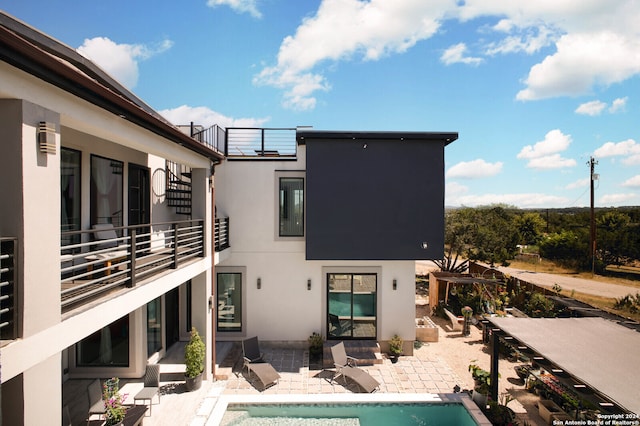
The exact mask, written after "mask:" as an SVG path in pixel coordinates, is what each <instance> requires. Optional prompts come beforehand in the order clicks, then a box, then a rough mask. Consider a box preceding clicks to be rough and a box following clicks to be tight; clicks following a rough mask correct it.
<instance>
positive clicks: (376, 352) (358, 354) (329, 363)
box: [322, 340, 383, 368]
mask: <svg viewBox="0 0 640 426" xmlns="http://www.w3.org/2000/svg"><path fill="white" fill-rule="evenodd" d="M339 342H340V341H339V340H328V341H326V342H324V345H323V346H324V347H323V353H322V362H323V367H324V368H333V358H332V357H331V346H333V345H336V344H338V343H339ZM343 343H344V349H345V351H346V352H347V355H348V356H352V357H354V358H357V359H358V365H374V364H382V362H383V360H382V355H381V354H380V345H379V344H378V342H377V341H375V340H343Z"/></svg>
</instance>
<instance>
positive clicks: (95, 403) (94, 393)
mask: <svg viewBox="0 0 640 426" xmlns="http://www.w3.org/2000/svg"><path fill="white" fill-rule="evenodd" d="M87 395H88V396H89V417H87V424H89V420H90V419H91V416H93V415H95V414H97V415H98V417H99V418H104V414H105V412H106V410H105V407H104V402H103V401H102V385H101V384H100V379H95V380H94V381H93V382H91V383H90V384H89V386H87Z"/></svg>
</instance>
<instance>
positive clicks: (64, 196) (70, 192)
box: [60, 148, 81, 246]
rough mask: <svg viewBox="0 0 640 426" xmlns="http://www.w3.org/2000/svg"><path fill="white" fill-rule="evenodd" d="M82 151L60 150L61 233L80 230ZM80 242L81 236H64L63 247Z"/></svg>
mask: <svg viewBox="0 0 640 426" xmlns="http://www.w3.org/2000/svg"><path fill="white" fill-rule="evenodd" d="M80 159H81V153H80V151H76V150H74V149H69V148H61V149H60V232H66V231H79V230H80V179H81V175H80ZM79 242H80V234H76V235H73V236H63V237H62V241H61V243H62V245H63V246H64V245H68V244H75V243H79Z"/></svg>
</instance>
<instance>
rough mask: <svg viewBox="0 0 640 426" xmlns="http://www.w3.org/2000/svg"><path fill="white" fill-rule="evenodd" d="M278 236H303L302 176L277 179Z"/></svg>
mask: <svg viewBox="0 0 640 426" xmlns="http://www.w3.org/2000/svg"><path fill="white" fill-rule="evenodd" d="M279 182H280V184H279V198H280V204H279V205H280V234H279V235H280V236H281V237H303V236H304V178H302V177H281V178H280V180H279Z"/></svg>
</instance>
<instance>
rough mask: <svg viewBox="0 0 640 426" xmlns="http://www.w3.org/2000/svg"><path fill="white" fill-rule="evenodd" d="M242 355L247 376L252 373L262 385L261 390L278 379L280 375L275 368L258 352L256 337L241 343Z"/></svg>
mask: <svg viewBox="0 0 640 426" xmlns="http://www.w3.org/2000/svg"><path fill="white" fill-rule="evenodd" d="M242 355H243V358H244V366H243V367H242V369H243V370H244V367H247V372H248V373H249V375H251V373H252V372H253V373H254V374H255V375H256V377H257V378H258V380H259V381H260V383H261V384H262V390H265V389H266V388H267V387H268V386H270V385H274V384H276V383H277V382H278V380H279V379H280V374H278V372H277V371H276V369H275V368H273V366H272V365H271V364H269V363H268V362H266V361H265V360H264V358H263V355H262V353H261V352H260V344H259V342H258V338H257V337H251V338H249V339H246V340H243V341H242Z"/></svg>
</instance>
